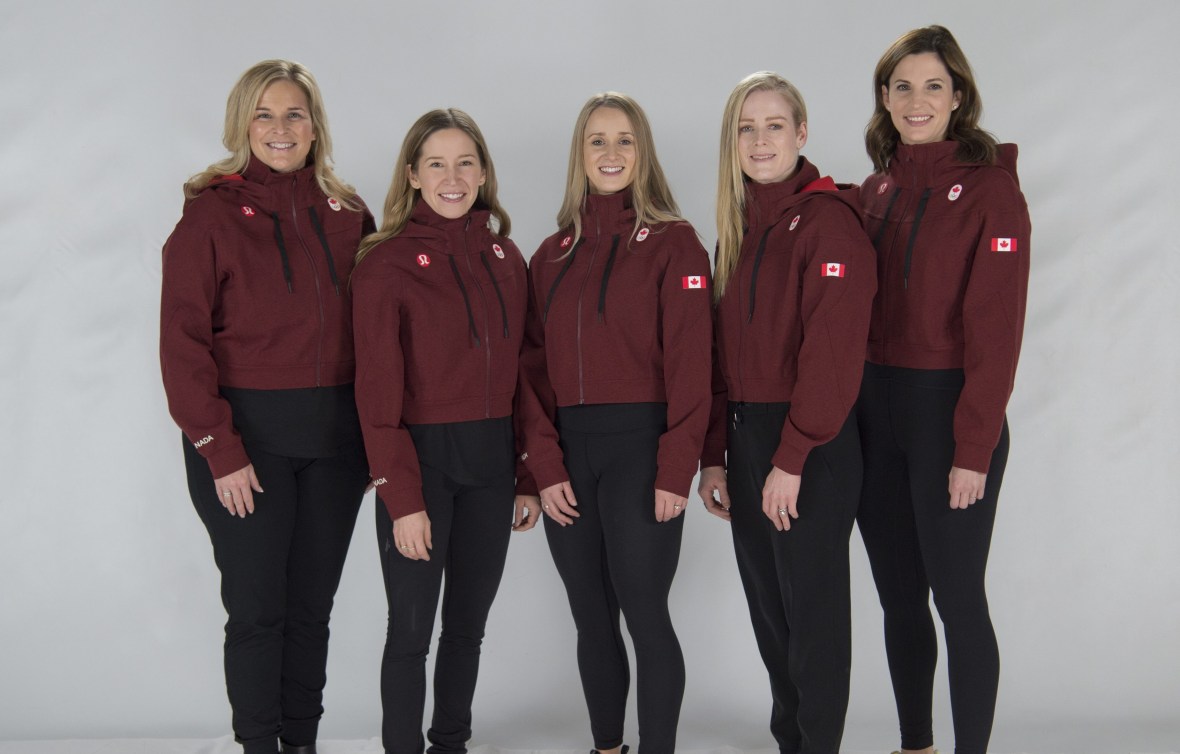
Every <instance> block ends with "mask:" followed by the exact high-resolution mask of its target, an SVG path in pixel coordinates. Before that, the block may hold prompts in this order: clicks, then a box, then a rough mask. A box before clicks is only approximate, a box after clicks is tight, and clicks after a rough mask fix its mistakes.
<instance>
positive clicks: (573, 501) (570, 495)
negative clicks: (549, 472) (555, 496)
mask: <svg viewBox="0 0 1180 754" xmlns="http://www.w3.org/2000/svg"><path fill="white" fill-rule="evenodd" d="M561 494H562V495H564V496H565V501H566V503H567V504H568V505H569V506H571V507H573V508H577V507H578V500H577V498H575V497H574V488H573V487H571V486H570V483H569V482H562V483H561Z"/></svg>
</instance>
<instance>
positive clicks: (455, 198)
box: [438, 192, 467, 204]
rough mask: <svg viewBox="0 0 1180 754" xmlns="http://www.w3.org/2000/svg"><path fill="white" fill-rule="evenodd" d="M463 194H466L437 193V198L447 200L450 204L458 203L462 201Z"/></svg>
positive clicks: (464, 193)
mask: <svg viewBox="0 0 1180 754" xmlns="http://www.w3.org/2000/svg"><path fill="white" fill-rule="evenodd" d="M465 196H467V193H466V192H462V193H445V194H439V195H438V198H439V199H442V200H443V201H444V202H449V203H450V204H458V203H459V202H461V201H463V198H464V197H465Z"/></svg>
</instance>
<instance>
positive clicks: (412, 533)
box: [378, 503, 433, 560]
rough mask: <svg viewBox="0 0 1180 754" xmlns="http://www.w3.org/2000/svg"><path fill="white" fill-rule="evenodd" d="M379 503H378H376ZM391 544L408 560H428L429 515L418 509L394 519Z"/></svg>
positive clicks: (429, 546) (429, 545) (430, 545)
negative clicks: (415, 511)
mask: <svg viewBox="0 0 1180 754" xmlns="http://www.w3.org/2000/svg"><path fill="white" fill-rule="evenodd" d="M378 505H380V503H378ZM393 545H394V547H396V548H397V551H398V552H399V553H401V555H402V557H404V558H409V559H410V560H430V548H431V547H432V546H433V545H432V544H431V542H430V516H427V515H426V511H418V512H417V513H411V514H409V515H408V516H402V517H401V518H397V519H394V521H393Z"/></svg>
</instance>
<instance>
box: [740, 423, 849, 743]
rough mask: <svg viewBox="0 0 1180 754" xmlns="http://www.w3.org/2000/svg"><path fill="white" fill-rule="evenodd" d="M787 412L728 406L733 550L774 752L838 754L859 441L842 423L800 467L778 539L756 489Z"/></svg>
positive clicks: (766, 471) (845, 705)
mask: <svg viewBox="0 0 1180 754" xmlns="http://www.w3.org/2000/svg"><path fill="white" fill-rule="evenodd" d="M788 409H789V404H785V403H777V404H774V403H755V404H751V403H730V404H729V414H728V451H729V452H728V456H727V466H728V468H727V472H726V475H727V483H728V487H729V496H730V501H731V506H730V509H729V512H730V515H731V516H732V524H731V531H732V533H733V547H734V552H735V553H736V554H737V564H738V572H739V573H740V574H741V577H742V585H743V586H744V587H745V591H746V601H747V602H748V603H749V606H750V620H751V622H752V624H753V627H754V637H755V639H756V640H757V642H758V651H759V653H760V654H761V655H762V662H763V663H764V664H765V665H766V670H767V672H768V673H769V674H770V692H771V699H772V700H773V704H772V707H771V715H770V731H771V733H772V734H773V735H774V738H775V740H776V741H777V742H778V748H779V751H780V752H786V753H789V754H839V751H840V739H841V738H842V737H843V735H844V717H845V713H846V712H847V710H848V683H849V675H850V671H851V664H852V630H851V618H850V608H849V600H850V595H849V568H848V537H849V535H850V534H851V533H852V523H853V519H854V518H855V516H856V506H857V499H858V497H859V495H860V485H861V461H860V439H859V437H858V436H857V431H856V418H855V417H854V416H850V417H849V418H848V421H846V422H845V424H844V427H843V428H842V429H841V430H840V433H839V434H838V435H837V436H836V437H835V438H834V439H832V440H831V441H830V442H828V443H826V444H824V445H820V446H819V447H817V448H814V449H813V450H812V451H811V452H810V453H809V454H808V456H807V462H806V464H805V465H804V466H803V479H802V484H801V486H800V489H799V502H798V511H799V518H798V519H795V520H794V521H792V522H791V528H790V530H789V531H784V532H780V531H778V530H777V529H775V528H774V525H773V524H772V523H771V522H770V520H769V519H767V518H766V516H765V514H763V512H762V487H763V485H764V484H765V483H766V477H767V476H768V475H769V474H770V470H771V468H772V464H771V458H772V457H773V456H774V453H775V451H776V450H778V446H779V441H780V438H781V436H782V430H783V422H784V421H786V418H787V412H788Z"/></svg>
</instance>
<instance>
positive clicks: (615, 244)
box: [598, 233, 619, 322]
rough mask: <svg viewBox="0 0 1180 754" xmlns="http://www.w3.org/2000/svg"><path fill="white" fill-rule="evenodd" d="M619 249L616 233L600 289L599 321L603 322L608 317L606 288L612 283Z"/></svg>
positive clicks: (611, 243)
mask: <svg viewBox="0 0 1180 754" xmlns="http://www.w3.org/2000/svg"><path fill="white" fill-rule="evenodd" d="M618 249H619V236H618V234H617V233H616V234H615V237H614V238H612V239H611V242H610V254H609V255H608V256H607V258H606V267H604V268H603V269H602V285H601V286H600V287H599V289H598V321H599V322H601V321H602V320H603V318H604V317H605V316H606V286H607V283H609V282H610V271H611V269H612V268H613V267H614V266H615V252H616V251H618Z"/></svg>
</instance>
